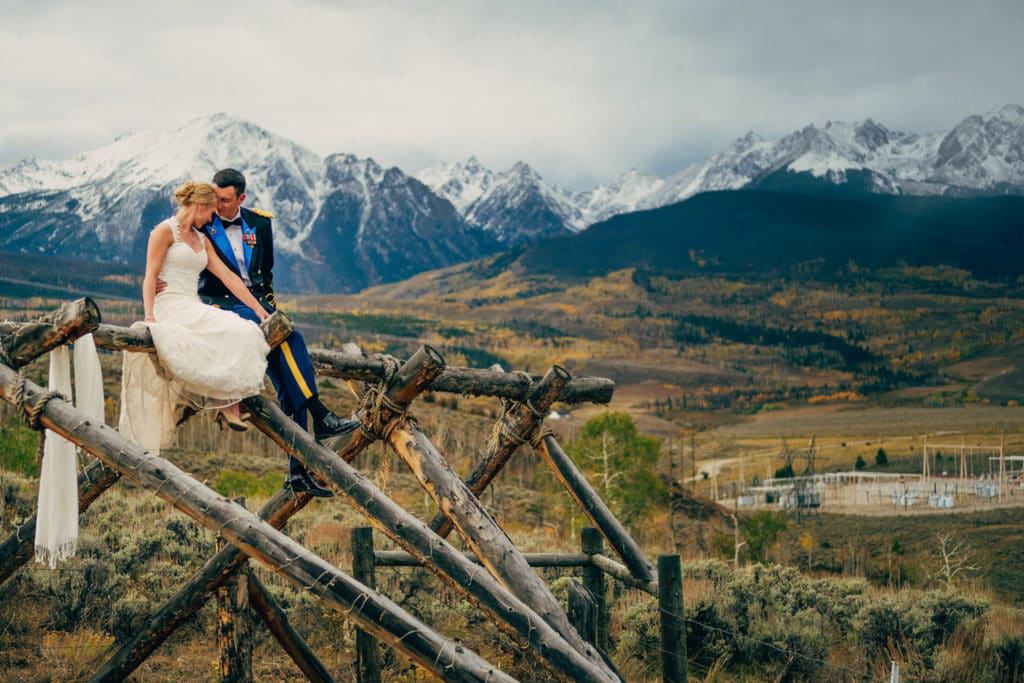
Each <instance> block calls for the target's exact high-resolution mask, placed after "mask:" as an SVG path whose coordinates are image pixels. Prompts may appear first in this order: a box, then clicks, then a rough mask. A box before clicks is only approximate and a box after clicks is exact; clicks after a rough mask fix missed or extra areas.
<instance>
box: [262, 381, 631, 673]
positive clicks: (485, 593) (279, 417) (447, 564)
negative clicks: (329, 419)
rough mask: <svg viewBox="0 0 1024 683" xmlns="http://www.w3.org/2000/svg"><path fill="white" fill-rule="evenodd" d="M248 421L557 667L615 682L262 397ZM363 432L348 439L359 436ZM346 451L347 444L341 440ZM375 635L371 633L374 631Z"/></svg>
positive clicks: (372, 523)
mask: <svg viewBox="0 0 1024 683" xmlns="http://www.w3.org/2000/svg"><path fill="white" fill-rule="evenodd" d="M244 404H245V406H246V408H247V409H248V410H249V412H250V421H251V422H252V424H253V425H255V426H256V427H257V428H258V429H259V430H260V431H262V432H263V433H265V434H267V436H269V437H270V438H271V439H273V440H274V441H275V442H276V443H277V444H278V445H279V446H281V447H282V448H283V449H285V450H286V451H287V452H288V453H289V454H291V455H293V456H294V457H295V458H296V459H298V460H299V461H300V462H302V464H303V465H305V466H306V467H307V468H308V469H310V470H311V471H313V472H315V473H316V474H317V475H318V476H320V477H321V478H323V479H324V481H325V482H326V484H327V485H328V486H329V487H330V488H331V489H332V490H333V491H335V492H336V493H338V494H339V495H340V496H342V497H343V498H344V499H345V500H346V501H348V502H349V503H350V504H351V505H352V506H353V507H354V508H355V509H356V510H357V511H358V512H360V513H361V514H363V515H364V516H365V517H366V519H367V521H369V523H370V524H371V525H372V526H374V527H375V528H377V529H379V530H380V531H382V532H384V533H385V534H387V535H388V537H390V538H391V539H392V540H393V541H394V542H395V543H397V544H398V545H399V546H401V547H403V548H404V549H405V550H407V551H408V552H409V553H410V554H412V555H413V556H415V557H416V558H417V559H419V560H420V561H421V562H422V563H423V564H424V566H425V567H427V568H428V569H430V570H431V571H433V572H434V573H435V574H437V575H438V576H439V577H440V578H441V579H442V580H444V581H446V582H447V583H449V584H450V585H451V586H453V587H454V588H456V589H457V590H459V591H460V592H462V593H463V594H464V595H466V596H467V597H468V598H469V599H470V600H472V601H473V602H474V603H475V604H477V605H478V606H480V607H481V608H483V609H486V610H488V611H490V612H491V613H493V614H494V615H496V616H497V617H498V619H499V620H500V623H501V624H503V625H505V626H507V627H509V628H510V629H511V630H512V631H513V632H515V633H518V634H519V635H520V636H522V637H523V638H524V639H525V640H526V641H527V642H528V643H529V644H530V645H531V646H532V647H534V648H535V649H536V650H537V651H538V652H539V653H540V654H541V656H543V657H545V658H546V659H548V661H550V662H551V663H552V664H553V665H554V666H555V668H557V669H559V670H560V671H562V672H564V673H566V674H567V675H569V676H570V677H572V678H573V679H574V680H586V681H617V680H619V679H618V677H617V676H615V675H613V674H609V673H608V671H607V669H606V668H605V667H603V666H597V665H595V664H594V663H593V662H592V661H591V660H590V659H588V658H586V657H584V656H583V655H581V654H580V653H579V652H578V651H577V650H576V649H574V648H573V647H572V645H570V644H569V643H568V642H567V641H566V640H565V639H563V638H562V637H561V636H560V635H559V634H558V633H557V632H556V631H555V630H554V629H553V628H551V626H549V625H548V623H547V622H546V621H544V620H543V619H542V618H540V617H539V616H537V614H536V613H534V611H533V610H531V609H530V608H529V607H528V606H527V605H526V604H525V603H523V602H522V601H521V600H520V599H519V598H517V597H516V596H514V595H513V594H512V593H510V592H509V591H508V590H507V589H505V588H504V587H503V586H501V584H499V583H498V582H497V581H496V580H495V579H494V578H493V577H492V576H491V575H490V574H488V573H487V572H486V571H483V570H481V568H480V567H479V566H477V565H474V564H473V563H472V562H470V561H469V560H467V559H466V558H465V557H464V556H463V555H462V553H460V552H459V551H457V550H456V549H455V548H454V547H452V546H451V545H450V544H449V543H448V542H447V541H445V540H444V539H442V538H440V537H439V536H438V535H437V534H435V533H433V532H432V531H430V528H429V527H428V526H427V525H426V524H424V523H423V522H421V521H420V520H419V519H417V518H416V517H415V516H413V515H412V514H411V513H409V512H407V511H406V510H404V509H403V508H402V507H400V506H399V505H398V504H396V503H395V502H394V501H392V500H391V499H390V498H388V497H387V495H385V494H384V493H383V492H382V491H381V490H380V489H378V488H377V487H376V486H374V485H373V484H371V483H370V481H369V480H368V479H367V478H366V477H365V476H364V475H363V474H361V473H360V472H358V471H356V470H355V469H354V468H353V467H352V466H351V465H349V464H348V463H347V462H345V460H344V459H342V458H341V457H339V455H338V454H337V453H335V452H334V451H332V450H329V449H328V448H327V447H325V446H324V445H323V444H320V443H317V442H316V441H315V440H314V439H313V437H312V436H310V435H309V434H308V433H307V432H305V431H303V430H302V429H300V428H299V427H298V426H297V425H296V424H295V423H294V422H292V421H291V420H289V419H288V418H287V417H286V416H285V415H284V413H282V412H281V409H280V408H278V407H277V406H276V405H275V404H273V403H272V402H270V401H268V400H266V399H264V398H263V397H259V396H257V397H252V398H248V399H246V400H245V401H244ZM360 434H362V432H359V431H357V432H352V433H350V434H349V435H346V438H351V439H357V438H360V437H359V435H360ZM340 448H341V450H342V452H344V451H345V450H346V449H345V444H341V447H340ZM373 635H374V637H376V635H375V634H373Z"/></svg>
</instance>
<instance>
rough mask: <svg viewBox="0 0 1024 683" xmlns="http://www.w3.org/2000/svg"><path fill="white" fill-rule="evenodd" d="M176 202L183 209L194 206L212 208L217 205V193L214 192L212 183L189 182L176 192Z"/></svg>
mask: <svg viewBox="0 0 1024 683" xmlns="http://www.w3.org/2000/svg"><path fill="white" fill-rule="evenodd" d="M174 201H176V202H178V206H180V207H181V208H185V207H186V206H191V205H192V204H200V205H202V206H210V205H212V204H216V203H217V193H216V192H214V191H213V185H211V184H210V183H199V182H196V181H195V180H189V181H188V182H186V183H184V184H182V186H181V187H179V188H178V189H177V190H175V191H174Z"/></svg>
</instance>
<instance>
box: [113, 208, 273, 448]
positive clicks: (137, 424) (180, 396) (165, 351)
mask: <svg viewBox="0 0 1024 683" xmlns="http://www.w3.org/2000/svg"><path fill="white" fill-rule="evenodd" d="M166 222H167V223H168V224H169V225H170V228H171V234H172V235H174V244H172V245H171V246H170V247H169V248H168V249H167V256H166V257H165V259H164V264H163V268H162V269H161V271H160V280H161V281H162V282H164V284H165V285H166V288H165V289H164V290H163V291H162V292H161V293H160V294H158V295H157V296H156V299H155V300H154V302H153V313H154V317H155V318H156V322H154V323H135V325H133V327H135V326H137V325H145V326H146V327H148V328H149V331H150V333H151V334H152V336H153V346H155V347H156V352H157V353H156V359H155V360H156V362H155V363H154V362H153V361H154V359H153V358H152V357H151V355H150V354H142V353H127V352H126V353H125V357H124V368H123V372H122V381H121V420H120V424H119V427H118V429H119V430H120V431H121V432H122V433H123V434H125V435H126V436H128V437H129V438H131V439H133V440H134V441H136V442H137V443H139V444H141V445H143V446H145V447H146V448H148V449H150V450H159V449H160V448H161V447H163V446H166V445H167V443H168V442H169V440H170V437H171V436H172V435H173V431H174V424H175V409H176V407H177V405H179V404H182V403H185V404H190V405H192V406H193V407H205V408H211V407H224V406H226V405H230V404H231V403H234V402H236V401H238V400H240V399H242V398H245V397H247V396H253V395H255V394H258V393H260V390H261V389H262V388H263V377H264V375H265V374H266V371H267V354H268V353H269V352H270V347H269V346H268V345H267V341H266V338H265V337H264V336H263V331H262V330H261V329H260V327H259V325H257V324H256V323H254V322H252V321H250V320H246V319H245V318H242V317H240V316H238V315H235V314H234V313H232V312H231V311H226V310H222V309H219V308H216V307H214V306H210V305H208V304H205V303H203V302H202V300H200V298H199V294H198V287H199V274H200V273H201V272H202V271H203V269H204V268H206V262H207V255H206V248H205V240H206V237H205V235H203V234H202V233H201V232H198V231H197V235H198V236H199V244H200V249H199V251H195V250H194V249H193V248H192V247H191V246H190V245H189V244H188V243H186V242H183V241H182V240H181V239H180V237H179V235H178V221H177V219H176V218H173V217H172V218H170V219H168V220H167V221H166Z"/></svg>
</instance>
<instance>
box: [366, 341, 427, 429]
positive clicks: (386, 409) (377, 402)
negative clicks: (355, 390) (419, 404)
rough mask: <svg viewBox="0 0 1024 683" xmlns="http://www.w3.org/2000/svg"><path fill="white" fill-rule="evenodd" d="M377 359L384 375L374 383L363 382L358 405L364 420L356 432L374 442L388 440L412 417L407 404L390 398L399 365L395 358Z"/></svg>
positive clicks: (381, 355) (386, 356)
mask: <svg viewBox="0 0 1024 683" xmlns="http://www.w3.org/2000/svg"><path fill="white" fill-rule="evenodd" d="M379 358H380V359H381V360H382V361H383V362H384V374H383V375H382V376H381V378H380V379H379V380H378V381H376V382H370V381H369V380H367V381H365V382H363V391H362V398H361V400H360V404H361V407H362V409H363V414H364V415H365V416H366V418H367V419H363V420H360V421H359V429H360V430H361V431H362V432H363V434H365V435H366V436H367V438H369V439H371V440H373V441H387V438H388V436H390V435H391V432H392V431H394V430H395V428H396V427H398V426H400V425H405V424H407V423H408V422H409V421H410V420H414V419H415V418H413V417H412V415H410V414H409V404H408V403H406V404H404V405H403V404H402V403H399V402H398V401H396V400H394V399H393V398H391V397H390V396H389V392H390V390H391V385H392V383H393V382H394V379H395V376H396V375H398V369H399V368H400V367H401V364H400V363H399V362H398V359H397V358H395V357H394V356H389V355H386V354H380V356H379Z"/></svg>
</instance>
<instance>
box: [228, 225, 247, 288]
mask: <svg viewBox="0 0 1024 683" xmlns="http://www.w3.org/2000/svg"><path fill="white" fill-rule="evenodd" d="M241 215H242V210H241V209H239V210H238V213H237V214H235V217H234V218H229V219H228V220H232V221H233V220H235V219H237V218H238V217H239V216H241ZM224 232H226V233H227V234H228V241H229V242H231V251H233V252H234V253H235V261H236V262H237V263H238V271H239V275H241V277H242V282H244V283H245V286H246V287H250V286H252V283H251V282H250V281H249V269H248V268H246V267H245V247H243V246H242V226H240V225H232V226H230V227H227V228H225V229H224Z"/></svg>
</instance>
